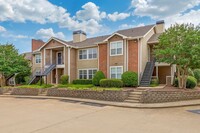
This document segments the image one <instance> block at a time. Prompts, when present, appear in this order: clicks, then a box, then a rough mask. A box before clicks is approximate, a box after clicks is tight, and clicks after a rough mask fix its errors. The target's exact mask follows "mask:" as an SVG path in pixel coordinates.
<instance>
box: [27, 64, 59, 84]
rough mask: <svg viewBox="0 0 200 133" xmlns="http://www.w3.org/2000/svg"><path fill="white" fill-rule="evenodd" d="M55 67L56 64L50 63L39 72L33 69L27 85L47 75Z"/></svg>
mask: <svg viewBox="0 0 200 133" xmlns="http://www.w3.org/2000/svg"><path fill="white" fill-rule="evenodd" d="M55 67H56V65H55V64H52V65H50V66H49V67H48V68H46V69H45V70H44V71H43V70H42V69H41V70H40V73H38V72H36V71H34V72H33V75H32V76H31V80H30V82H29V85H30V84H35V83H37V82H38V81H39V80H40V79H41V78H42V77H43V76H47V75H48V74H49V73H50V72H51V71H52V70H53V69H54V68H55Z"/></svg>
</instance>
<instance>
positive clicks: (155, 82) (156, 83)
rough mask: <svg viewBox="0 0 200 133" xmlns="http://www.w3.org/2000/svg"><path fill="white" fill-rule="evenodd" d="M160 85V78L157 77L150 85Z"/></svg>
mask: <svg viewBox="0 0 200 133" xmlns="http://www.w3.org/2000/svg"><path fill="white" fill-rule="evenodd" d="M158 85H159V80H158V79H157V78H156V79H152V80H151V85H150V86H151V87H155V86H158Z"/></svg>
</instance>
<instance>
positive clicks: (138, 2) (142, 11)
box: [131, 0, 200, 19]
mask: <svg viewBox="0 0 200 133" xmlns="http://www.w3.org/2000/svg"><path fill="white" fill-rule="evenodd" d="M199 4H200V0H177V1H174V0H132V2H131V6H132V7H133V8H134V15H138V16H149V17H151V18H153V19H160V18H165V17H169V16H172V15H175V14H179V13H183V12H184V11H186V10H188V9H190V8H192V7H194V6H197V5H199Z"/></svg>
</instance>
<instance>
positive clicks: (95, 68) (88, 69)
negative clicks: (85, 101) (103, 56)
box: [77, 68, 98, 79]
mask: <svg viewBox="0 0 200 133" xmlns="http://www.w3.org/2000/svg"><path fill="white" fill-rule="evenodd" d="M80 70H87V79H89V72H88V71H89V70H96V71H98V68H83V69H82V68H80V69H78V72H77V79H80V78H79V71H80Z"/></svg>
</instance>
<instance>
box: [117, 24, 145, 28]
mask: <svg viewBox="0 0 200 133" xmlns="http://www.w3.org/2000/svg"><path fill="white" fill-rule="evenodd" d="M141 26H144V23H140V24H138V25H131V24H130V25H129V24H122V25H120V26H119V29H129V28H134V27H141Z"/></svg>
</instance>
